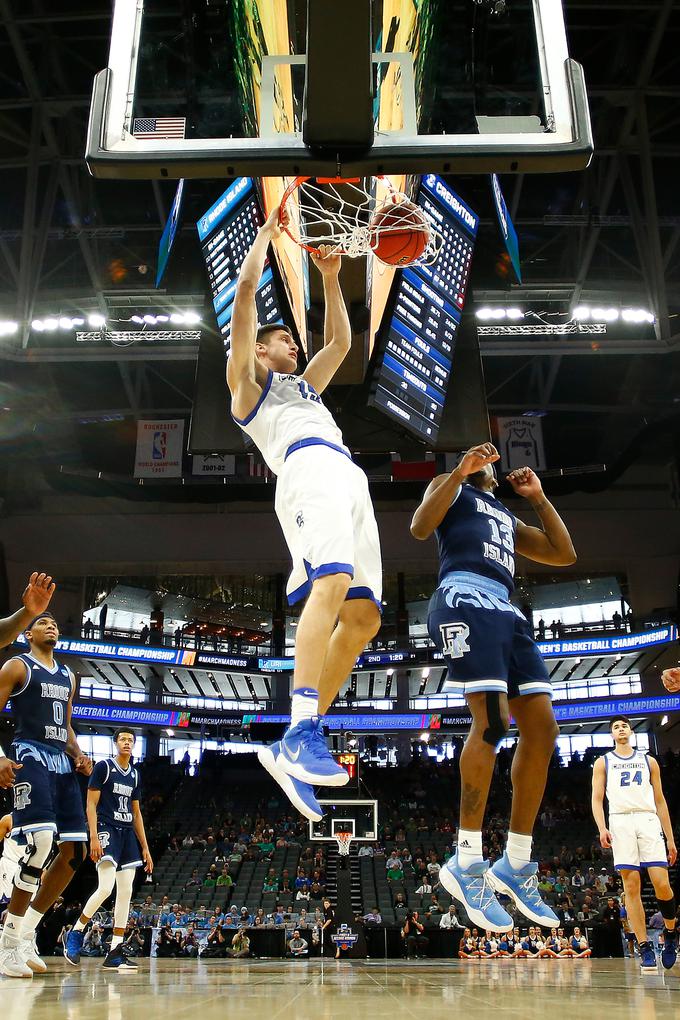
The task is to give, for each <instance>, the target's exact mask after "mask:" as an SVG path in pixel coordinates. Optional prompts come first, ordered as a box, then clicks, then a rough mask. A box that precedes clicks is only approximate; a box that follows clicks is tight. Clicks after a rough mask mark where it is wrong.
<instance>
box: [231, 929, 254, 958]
mask: <svg viewBox="0 0 680 1020" xmlns="http://www.w3.org/2000/svg"><path fill="white" fill-rule="evenodd" d="M226 955H227V956H231V957H232V958H233V959H235V960H240V959H243V958H244V957H246V956H250V939H249V938H248V933H247V931H246V929H245V927H244V928H239V930H238V931H237V932H236V934H235V935H234V937H233V938H232V940H231V946H230V947H228V948H227V950H226Z"/></svg>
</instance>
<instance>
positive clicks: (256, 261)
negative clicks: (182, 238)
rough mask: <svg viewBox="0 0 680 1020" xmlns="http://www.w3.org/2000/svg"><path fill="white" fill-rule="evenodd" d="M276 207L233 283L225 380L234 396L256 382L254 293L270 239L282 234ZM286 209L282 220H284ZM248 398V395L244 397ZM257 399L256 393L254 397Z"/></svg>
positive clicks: (264, 224) (255, 311) (278, 212)
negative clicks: (244, 384)
mask: <svg viewBox="0 0 680 1020" xmlns="http://www.w3.org/2000/svg"><path fill="white" fill-rule="evenodd" d="M279 215H280V211H279V207H278V206H276V208H275V209H272V211H271V213H270V214H269V216H268V217H267V220H266V221H265V223H263V224H262V226H261V227H260V229H259V230H258V232H257V236H256V238H255V240H254V241H253V244H252V247H251V249H250V251H249V252H248V254H247V255H246V257H245V259H244V260H243V265H242V266H241V271H240V273H239V275H238V282H237V284H236V295H235V297H234V311H233V315H232V320H231V348H230V351H229V359H228V361H227V384H228V386H229V389H230V391H231V395H232V397H233V398H235V397H237V395H238V391H239V388H240V386H241V385H242V384H243V383H246V385H247V384H248V383H250V384H251V385H253V386H255V385H256V382H255V337H256V335H257V309H256V306H255V294H256V291H257V285H258V283H259V282H260V277H261V276H262V270H263V269H264V264H265V261H266V258H267V248H268V247H269V243H270V241H274V240H276V238H277V237H279V235H280V234H281V225H280V224H279ZM286 218H287V216H286V213H285V210H284V212H283V215H282V219H281V223H282V224H284V223H285V222H286ZM245 399H246V400H247V397H246V398H245ZM255 399H257V396H256V397H255Z"/></svg>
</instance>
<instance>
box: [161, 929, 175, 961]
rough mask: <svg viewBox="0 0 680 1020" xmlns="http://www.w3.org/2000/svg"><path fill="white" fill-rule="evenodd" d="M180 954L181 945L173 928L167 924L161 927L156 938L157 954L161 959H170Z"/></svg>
mask: <svg viewBox="0 0 680 1020" xmlns="http://www.w3.org/2000/svg"><path fill="white" fill-rule="evenodd" d="M178 955H179V947H178V945H177V943H176V942H175V939H174V936H173V933H172V928H171V926H170V925H169V924H166V925H165V926H164V927H163V928H161V930H160V932H159V933H158V938H157V939H156V956H158V957H160V958H161V959H169V958H172V957H176V956H178Z"/></svg>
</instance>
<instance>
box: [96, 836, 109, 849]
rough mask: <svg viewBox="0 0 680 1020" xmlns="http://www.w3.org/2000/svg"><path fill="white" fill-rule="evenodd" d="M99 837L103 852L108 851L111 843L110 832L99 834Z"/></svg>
mask: <svg viewBox="0 0 680 1020" xmlns="http://www.w3.org/2000/svg"><path fill="white" fill-rule="evenodd" d="M97 835H98V836H99V842H100V843H101V848H102V850H106V848H107V846H108V845H109V843H110V842H111V836H110V834H109V833H108V832H99V833H97Z"/></svg>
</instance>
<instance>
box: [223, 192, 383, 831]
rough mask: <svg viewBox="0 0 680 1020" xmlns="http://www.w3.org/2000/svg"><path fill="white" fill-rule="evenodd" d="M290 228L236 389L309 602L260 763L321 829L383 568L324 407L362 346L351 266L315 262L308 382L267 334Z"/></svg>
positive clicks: (259, 256) (237, 359)
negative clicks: (320, 312) (316, 320)
mask: <svg viewBox="0 0 680 1020" xmlns="http://www.w3.org/2000/svg"><path fill="white" fill-rule="evenodd" d="M280 216H281V217H282V220H281V223H280V222H279V218H280ZM285 220H286V214H285V212H283V213H280V211H279V209H274V210H273V212H272V213H271V215H270V216H269V218H268V220H267V222H266V223H265V224H264V226H263V227H261V229H260V230H259V231H258V234H257V237H256V239H255V241H254V242H253V246H252V248H251V249H250V251H249V253H248V255H247V256H246V258H245V261H244V263H243V266H242V268H241V272H240V275H239V279H238V285H237V289H236V297H235V300H234V314H233V318H232V339H231V351H230V354H229V360H228V364H227V382H228V384H229V390H230V392H231V398H232V401H231V410H232V415H233V417H234V419H235V421H236V422H237V423H238V424H239V425H240V426H241V428H242V429H243V431H244V432H246V433H247V435H249V436H250V437H251V439H252V440H253V442H254V443H255V444H256V446H257V447H258V449H259V450H260V452H261V454H262V456H263V457H264V459H265V461H266V462H267V464H268V465H269V467H270V468H271V470H272V471H273V472H274V473H275V474H276V475H277V476H278V481H277V486H276V501H275V509H276V515H277V517H278V519H279V522H280V524H281V528H282V529H283V534H284V536H285V539H286V543H287V544H288V548H289V550H290V553H291V556H292V558H293V569H292V572H291V575H290V579H289V581H288V589H287V591H288V601H289V602H290V603H294V602H297V601H299V600H301V599H303V598H307V603H306V605H305V608H304V610H303V613H302V616H301V617H300V621H299V624H298V628H297V637H296V643H295V674H294V684H293V698H292V706H291V726H290V728H289V729H288V730H287V732H286V733H285V734H284V736H283V738H282V739H281V741H280V742H277V743H275V744H273V745H272V746H271V747H265V748H262V749H261V751H260V752H259V758H260V761H261V763H262V764H263V765H264V767H265V768H266V769H267V771H268V772H269V773H270V774H271V775H272V776H273V778H274V779H275V780H276V781H277V782H278V783H279V785H280V786H281V788H282V789H283V790H284V792H285V793H286V795H287V796H288V797H289V799H290V800H291V802H292V803H293V804H294V805H295V806H296V807H297V808H298V810H299V811H301V812H302V814H304V815H305V816H306V817H307V818H311V819H313V820H318V819H320V818H321V815H322V811H321V808H320V806H319V803H318V801H317V800H316V798H315V797H314V792H313V790H312V784H314V785H318V786H343V785H344V784H345V783H346V782H347V780H348V775H347V773H346V772H345V770H344V769H342V768H341V767H340V766H338V765H337V764H336V762H335V761H334V760H333V758H332V757H331V756H330V754H329V752H328V748H327V746H326V742H325V739H324V737H323V733H322V730H321V717H322V716H323V714H324V712H326V710H327V709H328V708H329V706H330V705H331V704H332V702H333V700H334V698H335V696H336V694H337V693H338V691H339V689H340V687H341V686H342V683H343V682H344V680H345V679H346V677H347V676H348V674H349V673H350V672H351V670H352V667H353V666H354V663H355V662H356V657H357V655H358V654H359V653H360V652H361V651H362V650H363V648H364V647H365V646H366V643H367V642H368V641H370V640H371V638H372V637H374V636H375V634H376V633H377V632H378V629H379V627H380V609H379V607H380V604H381V602H380V600H381V597H382V565H381V559H380V543H379V539H378V528H377V525H376V522H375V517H374V514H373V507H372V505H371V500H370V496H369V492H368V482H367V479H366V476H365V474H364V473H363V471H361V469H360V468H359V467H357V465H356V464H354V463H353V461H352V459H351V455H350V452H349V450H348V449H347V447H346V446H345V445H344V442H343V438H342V433H341V432H340V430H339V428H338V427H337V425H336V423H335V421H334V420H333V417H332V415H331V414H330V412H329V411H328V410H327V408H326V407H325V406H324V404H323V402H322V400H321V396H320V394H321V393H323V391H324V390H325V389H326V387H327V386H328V385H329V383H330V382H331V381H332V379H333V376H334V375H335V373H336V372H337V370H338V368H339V367H340V365H341V364H342V362H343V360H344V359H345V357H346V355H347V354H348V352H349V349H350V344H351V330H350V324H349V319H348V316H347V309H346V308H345V302H344V300H343V296H342V291H341V290H340V283H339V279H338V276H339V272H340V257H339V256H337V255H333V254H332V253H331V251H330V249H327V248H322V249H321V253H320V254H319V255H312V261H313V262H314V264H315V266H316V267H317V269H318V270H319V272H320V273H321V276H322V278H323V288H324V298H325V302H326V316H325V324H324V346H323V349H322V350H320V351H319V352H318V353H317V354H316V355H315V356H314V357H313V358H312V359H311V361H310V362H309V364H308V365H307V367H306V369H305V370H304V372H303V373H302V374H301V375H300V376H297V375H295V371H296V369H297V360H298V357H297V356H298V347H297V344H296V343H295V340H294V338H293V336H292V334H291V332H290V330H289V329H288V328H287V327H285V326H282V325H276V326H265V327H262V328H260V329H258V325H257V311H256V305H255V293H256V288H257V285H258V281H259V279H260V276H261V274H262V270H263V267H264V263H265V259H266V257H267V248H268V245H269V243H270V241H273V240H275V239H276V238H277V237H278V236H279V234H280V232H281V227H282V225H285Z"/></svg>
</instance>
